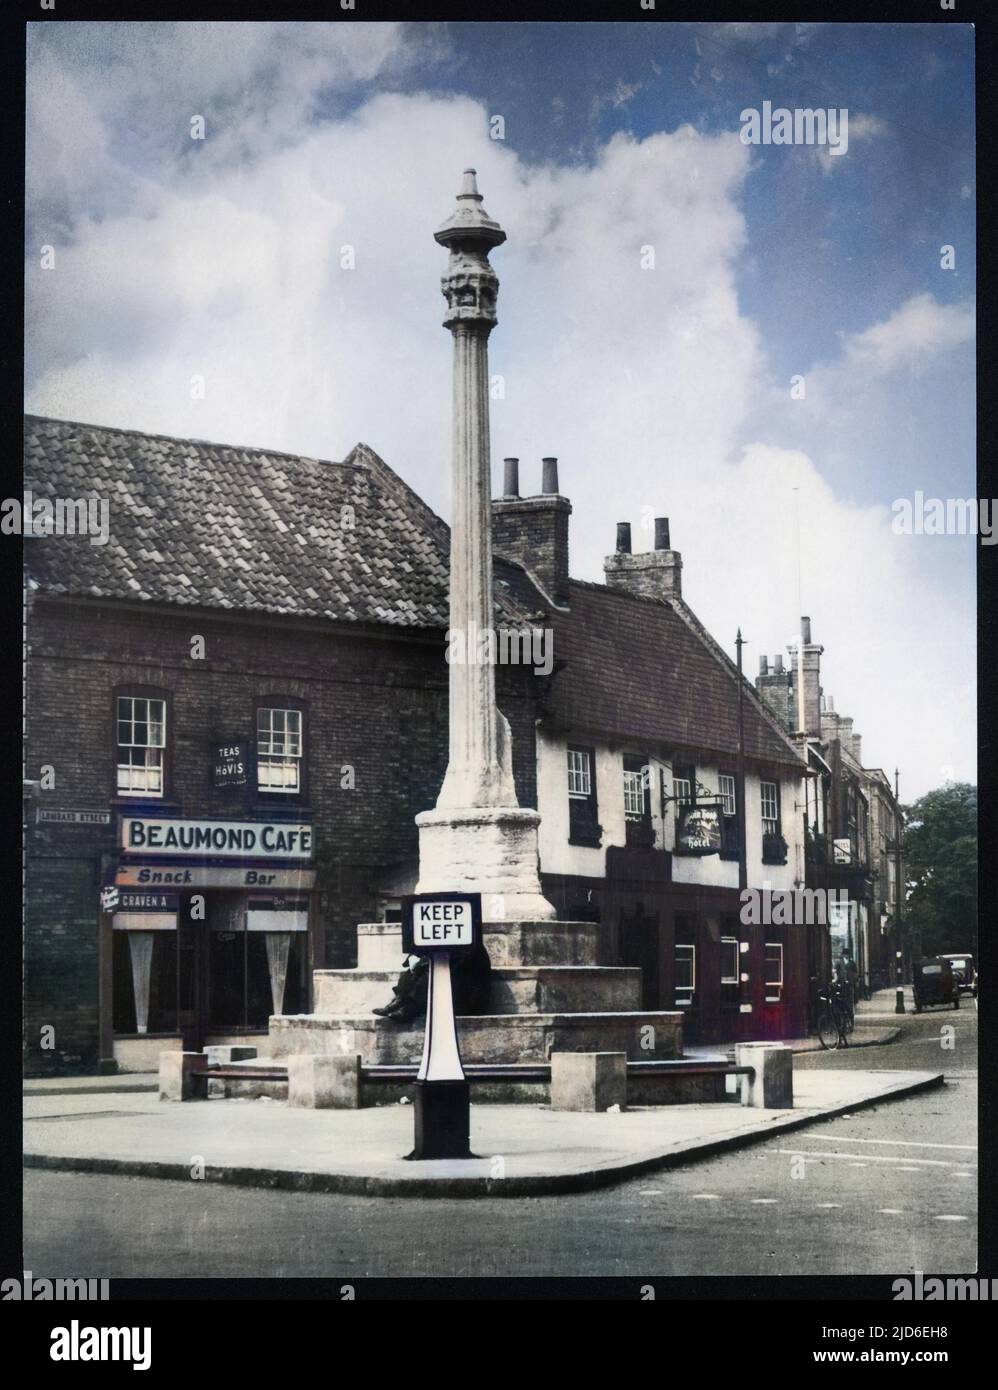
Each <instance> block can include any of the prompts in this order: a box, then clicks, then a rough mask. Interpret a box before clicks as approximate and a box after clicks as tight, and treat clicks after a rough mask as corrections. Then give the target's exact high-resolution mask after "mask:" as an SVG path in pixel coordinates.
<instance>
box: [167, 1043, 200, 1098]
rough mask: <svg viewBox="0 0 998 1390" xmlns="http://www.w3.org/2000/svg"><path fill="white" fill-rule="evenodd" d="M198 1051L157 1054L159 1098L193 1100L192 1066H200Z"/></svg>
mask: <svg viewBox="0 0 998 1390" xmlns="http://www.w3.org/2000/svg"><path fill="white" fill-rule="evenodd" d="M203 1062H204V1058H203V1057H202V1056H201V1054H200V1052H161V1053H160V1054H159V1098H160V1100H194V1098H195V1094H194V1077H193V1075H192V1073H193V1071H194V1068H195V1067H197V1066H201V1065H202V1064H203Z"/></svg>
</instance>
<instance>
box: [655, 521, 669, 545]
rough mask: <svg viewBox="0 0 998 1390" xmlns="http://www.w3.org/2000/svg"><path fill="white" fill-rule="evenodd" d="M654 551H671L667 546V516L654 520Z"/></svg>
mask: <svg viewBox="0 0 998 1390" xmlns="http://www.w3.org/2000/svg"><path fill="white" fill-rule="evenodd" d="M655 549H656V550H671V549H672V547H671V546H670V544H669V518H668V517H667V516H657V517H656V518H655Z"/></svg>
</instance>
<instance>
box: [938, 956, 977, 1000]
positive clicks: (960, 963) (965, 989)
mask: <svg viewBox="0 0 998 1390" xmlns="http://www.w3.org/2000/svg"><path fill="white" fill-rule="evenodd" d="M939 959H940V960H948V961H949V963H950V969H951V970H952V971H953V975H954V976H955V978H956V987H957V989H958V990H959V991H960V993H961V994H973V995H974V996H975V998H976V995H977V971H976V970H975V968H974V957H973V956H972V955H970V954H969V953H968V952H966V951H947V952H945V954H944V955H941V956H940V957H939Z"/></svg>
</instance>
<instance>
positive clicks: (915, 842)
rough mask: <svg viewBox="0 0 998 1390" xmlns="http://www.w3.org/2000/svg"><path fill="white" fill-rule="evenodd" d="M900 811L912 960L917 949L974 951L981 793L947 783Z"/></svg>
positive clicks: (935, 952)
mask: <svg viewBox="0 0 998 1390" xmlns="http://www.w3.org/2000/svg"><path fill="white" fill-rule="evenodd" d="M902 810H903V814H904V819H905V829H904V842H903V843H904V861H905V867H906V879H907V885H906V886H907V891H908V896H907V902H906V906H905V916H906V920H907V924H908V929H909V931H910V932H911V934H912V938H913V942H914V951H913V956H914V958H915V959H918V955H919V950H920V953H921V955H922V956H935V955H939V954H940V952H945V951H971V952H975V942H976V935H977V788H976V787H975V786H972V785H971V784H970V783H969V782H947V783H946V784H945V786H942V787H937V788H936V789H935V790H934V791H931V792H926V794H925V796H922V797H920V798H919V799H918V801H916V802H915V803H914V805H912V806H905V807H903V808H902ZM975 954H976V952H975Z"/></svg>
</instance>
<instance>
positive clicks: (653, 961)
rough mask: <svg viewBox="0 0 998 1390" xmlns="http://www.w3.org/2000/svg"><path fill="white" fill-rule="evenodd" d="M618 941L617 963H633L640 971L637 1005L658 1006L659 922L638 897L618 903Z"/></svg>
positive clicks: (652, 1007)
mask: <svg viewBox="0 0 998 1390" xmlns="http://www.w3.org/2000/svg"><path fill="white" fill-rule="evenodd" d="M617 940H618V942H619V943H620V944H619V949H618V958H619V963H620V964H621V965H631V966H634V965H636V966H637V967H638V968H639V969H640V971H641V1008H642V1009H643V1010H655V1009H658V1008H659V1007H660V999H661V989H660V985H659V971H660V961H661V922H660V919H659V914H658V913H657V912H654V913H653V912H651V911H649V910H648V909H647V908H646V907H645V904H644V903H643V902H642V901H641V899H640V898H639V899H638V900H637V901H636V902H634V903H622V904H621V907H620V918H619V926H618V933H617Z"/></svg>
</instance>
